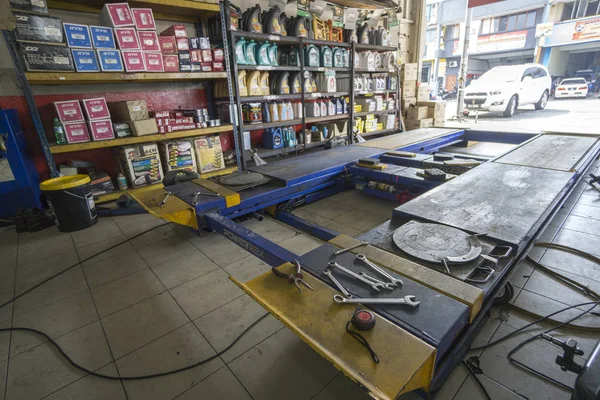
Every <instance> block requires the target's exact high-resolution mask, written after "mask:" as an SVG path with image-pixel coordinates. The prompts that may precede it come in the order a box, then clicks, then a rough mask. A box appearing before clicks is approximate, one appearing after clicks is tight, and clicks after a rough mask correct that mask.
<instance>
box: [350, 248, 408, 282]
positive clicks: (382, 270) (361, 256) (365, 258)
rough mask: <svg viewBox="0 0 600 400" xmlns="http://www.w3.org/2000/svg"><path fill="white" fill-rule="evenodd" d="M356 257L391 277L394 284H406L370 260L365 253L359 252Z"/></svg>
mask: <svg viewBox="0 0 600 400" xmlns="http://www.w3.org/2000/svg"><path fill="white" fill-rule="evenodd" d="M356 258H357V259H359V260H360V261H362V262H364V263H365V264H367V266H369V267H370V268H371V269H372V270H374V271H376V272H379V274H381V275H382V276H384V277H385V278H387V279H389V281H390V282H391V283H392V285H394V286H396V287H399V286H402V285H403V284H404V282H402V281H401V280H400V279H397V278H394V277H393V276H392V275H390V274H388V273H387V272H386V271H385V270H384V269H383V268H380V267H379V266H377V265H375V264H374V263H372V262H371V261H369V259H368V258H367V257H366V256H365V255H364V254H357V255H356Z"/></svg>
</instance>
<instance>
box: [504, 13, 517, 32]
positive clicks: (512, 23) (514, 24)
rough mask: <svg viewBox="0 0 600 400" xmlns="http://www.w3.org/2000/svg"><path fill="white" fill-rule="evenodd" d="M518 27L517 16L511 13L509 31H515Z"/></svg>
mask: <svg viewBox="0 0 600 400" xmlns="http://www.w3.org/2000/svg"><path fill="white" fill-rule="evenodd" d="M516 27H517V16H516V15H509V16H508V26H507V27H506V30H507V31H514V30H515V28H516Z"/></svg>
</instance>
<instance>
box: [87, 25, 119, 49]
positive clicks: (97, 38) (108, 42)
mask: <svg viewBox="0 0 600 400" xmlns="http://www.w3.org/2000/svg"><path fill="white" fill-rule="evenodd" d="M90 34H91V36H92V44H93V45H94V48H96V49H116V48H117V43H116V42H115V36H114V34H113V30H112V28H108V27H106V26H90Z"/></svg>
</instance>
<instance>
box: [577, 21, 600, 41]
mask: <svg viewBox="0 0 600 400" xmlns="http://www.w3.org/2000/svg"><path fill="white" fill-rule="evenodd" d="M596 38H600V18H590V19H586V20H583V21H578V22H576V23H575V32H573V40H589V39H596Z"/></svg>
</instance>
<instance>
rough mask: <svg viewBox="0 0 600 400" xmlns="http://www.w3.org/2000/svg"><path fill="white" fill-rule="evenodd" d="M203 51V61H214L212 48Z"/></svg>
mask: <svg viewBox="0 0 600 400" xmlns="http://www.w3.org/2000/svg"><path fill="white" fill-rule="evenodd" d="M200 51H201V52H202V61H212V60H213V59H212V51H211V50H210V49H203V50H200Z"/></svg>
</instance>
